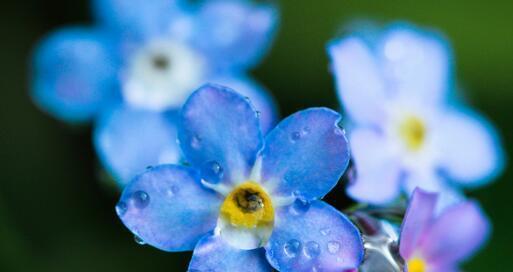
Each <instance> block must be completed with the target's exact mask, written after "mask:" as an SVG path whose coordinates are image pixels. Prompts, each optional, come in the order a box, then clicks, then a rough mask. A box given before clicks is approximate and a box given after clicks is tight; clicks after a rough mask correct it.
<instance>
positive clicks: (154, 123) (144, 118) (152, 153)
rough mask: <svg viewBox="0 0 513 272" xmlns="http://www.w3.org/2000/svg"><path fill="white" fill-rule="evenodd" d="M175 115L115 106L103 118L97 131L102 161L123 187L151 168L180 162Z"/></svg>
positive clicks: (97, 146)
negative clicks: (147, 168)
mask: <svg viewBox="0 0 513 272" xmlns="http://www.w3.org/2000/svg"><path fill="white" fill-rule="evenodd" d="M177 119H178V118H177V113H176V112H169V113H166V112H158V111H149V110H144V109H135V108H131V107H129V106H127V105H119V106H115V107H113V108H111V109H109V110H108V111H106V112H104V113H103V114H102V115H101V118H100V120H99V122H98V124H97V125H96V126H95V130H94V143H95V148H96V151H97V153H98V156H99V157H100V160H101V162H102V163H103V165H104V166H105V168H106V169H107V170H108V171H109V172H110V174H111V175H112V176H113V177H114V178H115V179H116V181H117V182H118V184H119V185H120V187H121V188H123V187H124V186H125V185H126V184H127V183H128V182H130V181H131V180H132V178H134V177H135V176H136V175H137V174H139V173H141V172H143V171H144V169H145V168H146V167H148V166H154V165H158V164H168V163H178V162H179V161H180V158H181V152H180V148H179V147H178V143H177V138H176V123H177Z"/></svg>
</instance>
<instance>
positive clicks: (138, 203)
mask: <svg viewBox="0 0 513 272" xmlns="http://www.w3.org/2000/svg"><path fill="white" fill-rule="evenodd" d="M132 199H133V202H134V206H135V207H136V208H138V209H144V208H146V207H147V206H148V204H150V196H149V195H148V194H147V193H146V192H145V191H136V192H134V193H133V194H132Z"/></svg>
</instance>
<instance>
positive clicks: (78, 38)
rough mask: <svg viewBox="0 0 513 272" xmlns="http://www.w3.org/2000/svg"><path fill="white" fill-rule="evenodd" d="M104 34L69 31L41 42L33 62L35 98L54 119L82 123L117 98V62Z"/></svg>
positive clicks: (89, 30)
mask: <svg viewBox="0 0 513 272" xmlns="http://www.w3.org/2000/svg"><path fill="white" fill-rule="evenodd" d="M111 46H112V44H111V42H110V40H109V39H108V38H107V37H106V35H105V33H103V32H101V31H99V30H95V29H86V28H68V29H63V30H60V31H58V32H56V33H53V34H51V35H50V36H49V37H47V38H46V39H45V40H43V41H42V42H41V44H40V45H39V47H38V48H37V49H36V51H35V55H34V59H33V82H32V96H33V98H34V100H35V102H36V103H37V104H39V105H40V106H41V107H42V108H43V109H44V110H45V111H48V112H49V113H51V114H52V115H54V116H55V117H57V118H59V119H62V120H65V121H69V122H82V121H88V120H90V119H91V118H93V117H94V116H95V115H96V114H97V113H98V111H99V110H101V109H102V107H103V106H104V105H105V104H107V103H110V102H111V100H113V99H115V98H118V95H119V94H118V93H117V88H118V82H117V74H116V72H117V68H118V67H117V60H116V58H115V54H114V51H113V50H112V48H111Z"/></svg>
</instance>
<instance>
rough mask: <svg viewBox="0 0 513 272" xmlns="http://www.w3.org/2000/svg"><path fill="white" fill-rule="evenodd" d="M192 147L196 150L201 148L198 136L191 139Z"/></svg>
mask: <svg viewBox="0 0 513 272" xmlns="http://www.w3.org/2000/svg"><path fill="white" fill-rule="evenodd" d="M191 147H192V148H194V149H199V148H200V147H201V138H200V137H199V136H198V135H194V136H193V137H192V138H191Z"/></svg>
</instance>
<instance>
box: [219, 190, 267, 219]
mask: <svg viewBox="0 0 513 272" xmlns="http://www.w3.org/2000/svg"><path fill="white" fill-rule="evenodd" d="M221 216H222V217H223V218H224V219H225V220H227V221H228V222H230V223H231V224H232V225H233V226H236V227H244V228H255V227H263V226H272V225H273V223H274V209H273V205H272V202H271V198H270V197H269V195H268V194H267V193H266V192H265V191H264V189H263V188H262V187H261V186H260V185H259V184H258V183H255V182H252V181H247V182H245V183H243V184H241V185H239V186H237V187H236V188H235V189H233V190H232V191H231V192H230V194H228V196H227V197H226V198H225V200H224V202H223V205H222V206H221Z"/></svg>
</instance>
